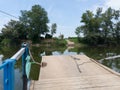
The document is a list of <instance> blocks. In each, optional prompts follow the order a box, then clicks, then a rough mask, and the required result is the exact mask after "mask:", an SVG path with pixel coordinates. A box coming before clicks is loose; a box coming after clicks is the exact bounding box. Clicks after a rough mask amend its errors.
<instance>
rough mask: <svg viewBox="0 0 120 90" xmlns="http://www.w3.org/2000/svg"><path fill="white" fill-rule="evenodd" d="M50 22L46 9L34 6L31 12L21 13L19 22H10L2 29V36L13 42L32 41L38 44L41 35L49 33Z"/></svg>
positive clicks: (24, 11)
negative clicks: (48, 24)
mask: <svg viewBox="0 0 120 90" xmlns="http://www.w3.org/2000/svg"><path fill="white" fill-rule="evenodd" d="M48 22H49V20H48V17H47V12H46V11H45V9H44V8H42V7H41V6H40V5H34V6H32V9H31V10H28V11H27V10H23V11H21V16H20V17H19V21H15V20H11V21H10V22H8V24H6V25H5V27H4V28H3V29H2V35H3V37H4V38H6V39H10V40H11V41H19V40H26V39H30V40H32V41H33V42H36V41H38V40H39V39H40V36H41V34H46V33H47V32H49V30H48V26H47V23H48ZM3 42H4V41H3Z"/></svg>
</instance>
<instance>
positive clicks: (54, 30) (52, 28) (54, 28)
mask: <svg viewBox="0 0 120 90" xmlns="http://www.w3.org/2000/svg"><path fill="white" fill-rule="evenodd" d="M56 30H57V24H56V23H53V24H52V26H51V35H52V36H53V34H55V33H56Z"/></svg>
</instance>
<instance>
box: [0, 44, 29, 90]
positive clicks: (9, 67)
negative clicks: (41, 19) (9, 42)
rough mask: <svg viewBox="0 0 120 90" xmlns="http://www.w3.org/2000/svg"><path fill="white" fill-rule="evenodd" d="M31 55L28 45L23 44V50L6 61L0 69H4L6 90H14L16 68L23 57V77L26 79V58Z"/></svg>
mask: <svg viewBox="0 0 120 90" xmlns="http://www.w3.org/2000/svg"><path fill="white" fill-rule="evenodd" d="M28 54H29V50H28V44H26V43H23V44H22V48H21V49H20V50H19V51H18V52H17V53H16V54H15V55H13V56H12V57H11V58H10V59H6V60H5V61H4V62H3V64H2V65H1V66H0V69H3V76H4V79H3V82H4V83H3V85H4V90H14V85H15V80H14V74H15V73H14V71H15V70H14V66H15V63H16V61H17V60H18V59H19V58H20V57H21V56H22V71H23V77H26V72H25V65H26V60H25V59H26V57H27V55H28ZM23 90H25V88H23Z"/></svg>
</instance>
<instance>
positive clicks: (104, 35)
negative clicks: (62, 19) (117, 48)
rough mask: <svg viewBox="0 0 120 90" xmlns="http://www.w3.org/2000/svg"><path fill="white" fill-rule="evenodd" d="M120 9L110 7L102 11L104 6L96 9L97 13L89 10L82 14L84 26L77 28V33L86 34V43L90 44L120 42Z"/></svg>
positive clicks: (78, 34)
mask: <svg viewBox="0 0 120 90" xmlns="http://www.w3.org/2000/svg"><path fill="white" fill-rule="evenodd" d="M119 18H120V10H114V9H112V8H108V9H107V10H106V11H105V12H102V8H98V9H97V10H96V14H94V13H92V12H91V11H89V10H87V11H86V12H85V13H83V15H82V19H81V22H82V23H83V25H82V26H79V27H77V28H76V31H75V33H76V35H77V36H78V37H80V34H81V33H83V34H84V38H83V41H84V43H87V44H90V45H99V44H107V45H110V44H116V45H117V44H119V43H120V21H119Z"/></svg>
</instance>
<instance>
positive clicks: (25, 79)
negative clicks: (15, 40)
mask: <svg viewBox="0 0 120 90" xmlns="http://www.w3.org/2000/svg"><path fill="white" fill-rule="evenodd" d="M22 47H25V52H24V54H23V55H22V74H23V90H27V75H26V70H25V67H26V60H25V59H26V57H27V55H29V48H28V44H27V43H23V44H22Z"/></svg>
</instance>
